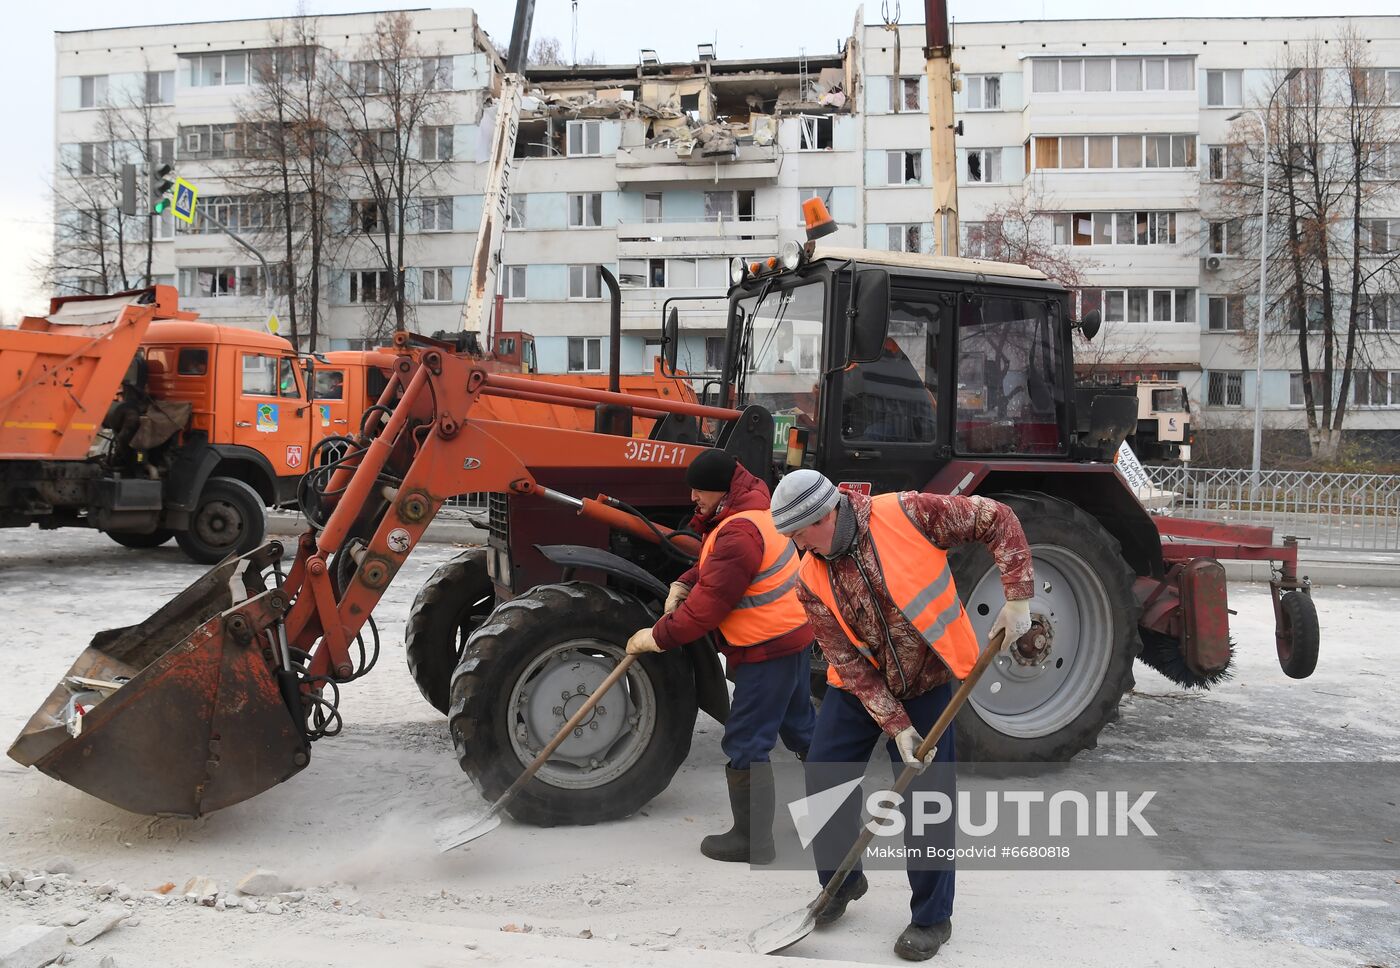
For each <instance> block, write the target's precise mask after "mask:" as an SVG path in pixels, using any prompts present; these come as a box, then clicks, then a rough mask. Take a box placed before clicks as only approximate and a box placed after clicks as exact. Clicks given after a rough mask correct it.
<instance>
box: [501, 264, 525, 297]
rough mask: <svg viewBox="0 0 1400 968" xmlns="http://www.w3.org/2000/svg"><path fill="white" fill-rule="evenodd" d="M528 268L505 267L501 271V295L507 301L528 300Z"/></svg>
mask: <svg viewBox="0 0 1400 968" xmlns="http://www.w3.org/2000/svg"><path fill="white" fill-rule="evenodd" d="M526 268H527V267H526V266H504V267H502V269H501V295H502V296H504V297H505V298H507V299H524V298H526V295H527V294H526V289H525V275H526V274H525V270H526Z"/></svg>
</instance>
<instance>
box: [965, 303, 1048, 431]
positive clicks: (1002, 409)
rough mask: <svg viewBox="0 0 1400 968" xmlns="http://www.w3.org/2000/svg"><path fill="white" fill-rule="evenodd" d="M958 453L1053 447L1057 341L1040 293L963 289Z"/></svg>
mask: <svg viewBox="0 0 1400 968" xmlns="http://www.w3.org/2000/svg"><path fill="white" fill-rule="evenodd" d="M957 376H958V411H957V428H956V435H955V439H956V447H957V451H958V453H961V454H1058V453H1060V452H1061V451H1062V450H1063V442H1062V441H1061V439H1060V425H1061V422H1062V421H1061V417H1062V415H1063V413H1064V405H1065V401H1064V392H1063V389H1062V385H1061V381H1060V359H1059V344H1058V343H1057V342H1056V339H1055V332H1054V327H1053V326H1052V325H1051V319H1050V314H1049V313H1048V312H1047V309H1046V304H1045V302H1044V301H1043V300H1033V299H1017V298H1012V297H1004V296H986V297H982V298H980V299H979V298H967V297H964V299H963V300H962V304H961V306H960V308H959V312H958V374H957Z"/></svg>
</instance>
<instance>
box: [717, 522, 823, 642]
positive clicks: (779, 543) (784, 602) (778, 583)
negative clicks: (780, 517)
mask: <svg viewBox="0 0 1400 968" xmlns="http://www.w3.org/2000/svg"><path fill="white" fill-rule="evenodd" d="M737 520H744V521H750V522H752V523H753V525H754V526H755V527H757V528H758V533H759V535H760V536H761V537H762V538H763V559H762V561H761V562H760V564H759V569H758V573H757V574H756V575H754V576H753V579H752V580H751V581H750V582H749V587H748V588H746V589H744V596H743V597H742V598H740V599H739V601H738V603H737V604H736V605H735V606H734V608H733V610H732V611H731V612H730V613H729V614H728V615H726V616H725V617H724V618H723V619H722V620H721V621H720V623H719V630H720V632H722V633H723V634H724V639H725V641H726V642H728V643H729V644H730V645H758V644H759V643H760V642H767V641H768V640H769V639H776V638H778V637H779V636H782V635H786V634H787V633H789V632H791V631H793V630H794V629H799V628H801V627H802V626H803V625H805V624H807V613H806V612H804V611H803V610H802V604H801V603H800V602H799V601H798V600H797V568H798V561H797V546H796V545H794V544H793V543H792V539H791V538H787V537H784V536H783V535H781V534H779V533H778V529H777V528H775V527H773V515H772V514H770V513H769V512H767V511H739V512H737V513H735V514H731V515H730V516H729V517H727V518H725V519H724V520H723V521H721V522H720V524H719V527H717V528H715V529H714V530H713V531H711V532H710V533H709V535H708V536H707V537H706V538H705V543H704V544H702V545H701V546H700V569H701V571H703V570H704V568H705V560H706V559H707V558H709V557H710V552H711V551H712V550H713V549H714V546H715V539H716V538H718V537H719V533H720V532H721V531H723V530H724V529H725V526H726V525H728V524H729V522H731V521H737Z"/></svg>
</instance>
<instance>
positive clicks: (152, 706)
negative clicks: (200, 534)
mask: <svg viewBox="0 0 1400 968" xmlns="http://www.w3.org/2000/svg"><path fill="white" fill-rule="evenodd" d="M422 342H423V341H422V340H421V338H419V337H412V336H410V335H409V334H407V333H398V334H396V335H395V345H396V351H397V359H396V360H395V362H394V370H393V375H392V378H391V379H390V381H389V383H388V385H387V386H386V388H385V390H384V392H383V394H382V395H381V396H380V398H379V401H378V403H377V404H376V405H375V407H373V408H372V409H371V410H370V411H369V412H368V415H367V419H366V421H365V426H364V428H363V431H364V432H363V434H362V435H361V436H359V437H357V438H355V439H354V441H353V443H352V446H351V449H350V451H349V452H348V453H347V454H346V455H345V456H344V457H342V458H340V459H338V460H337V461H335V463H334V464H332V465H328V466H326V467H324V468H321V469H318V470H315V471H312V473H311V475H308V476H309V477H315V476H316V475H318V474H319V477H315V480H316V481H317V483H316V484H315V485H314V486H315V487H316V488H317V489H318V491H319V496H320V501H319V506H320V509H321V513H323V514H325V513H327V512H328V516H326V517H324V518H323V519H320V523H321V524H322V525H323V526H322V527H321V528H320V530H319V533H317V532H316V531H314V530H309V531H307V532H306V533H304V534H303V535H302V536H301V538H300V539H299V542H298V548H297V554H296V557H295V559H294V561H293V563H292V565H291V567H290V569H289V570H288V571H287V573H286V575H285V576H283V575H282V574H281V572H280V568H279V563H278V560H279V558H280V550H276V549H275V548H274V546H272V545H269V546H265V547H263V548H261V549H258V550H257V551H254V552H250V553H249V554H247V555H244V556H243V557H242V558H238V559H230V560H228V561H225V562H224V563H222V564H221V565H219V566H218V567H217V568H216V569H215V570H214V571H211V572H210V573H209V574H208V575H206V576H205V577H204V578H202V579H200V581H199V582H196V583H195V586H192V587H191V588H190V589H188V590H187V591H186V592H185V593H184V594H183V595H181V596H180V597H179V599H177V602H178V604H179V607H178V608H173V607H172V606H173V605H174V604H175V603H172V606H167V607H166V609H165V610H163V611H162V612H160V613H158V614H157V615H156V616H155V617H153V618H152V619H150V620H148V621H147V622H146V623H143V624H142V625H140V626H133V627H132V629H128V630H123V632H122V633H121V634H118V635H113V634H112V633H108V632H104V633H99V635H98V636H97V637H96V638H94V640H93V642H92V644H91V645H90V646H89V647H88V648H87V649H86V650H85V651H84V652H83V654H82V655H81V656H79V658H78V661H77V662H76V663H75V664H74V666H73V668H72V669H71V670H70V673H69V675H70V676H71V675H78V676H83V677H86V678H100V679H103V680H105V681H108V682H110V683H119V684H120V687H119V688H117V689H116V690H115V691H114V692H112V693H111V694H110V695H109V696H107V697H105V698H103V699H102V700H101V701H100V702H99V703H97V704H96V705H94V706H93V707H92V708H91V709H90V710H89V711H88V713H87V714H86V715H85V716H83V715H79V717H78V719H77V721H76V727H77V729H76V732H75V728H74V727H75V720H74V718H73V716H72V715H69V714H68V713H65V709H67V710H70V711H71V708H72V707H71V705H70V706H65V702H66V701H67V700H68V699H69V698H70V695H71V693H70V687H69V686H68V685H66V684H65V682H61V683H60V684H59V686H58V687H57V688H56V689H55V690H54V691H53V692H52V693H51V695H50V697H49V699H48V701H47V702H46V703H45V704H44V705H43V706H42V707H41V708H40V710H39V711H38V712H36V713H35V714H34V716H33V717H31V718H30V720H29V723H28V724H27V725H26V727H25V729H24V731H23V732H22V733H21V734H20V736H19V738H18V739H16V741H15V743H14V744H13V745H12V746H11V748H10V755H11V756H12V757H14V758H15V759H16V760H18V761H19V762H21V763H23V764H25V765H34V766H37V767H38V768H39V769H40V770H42V771H44V772H45V773H48V774H49V775H51V776H54V777H56V778H58V779H61V780H64V781H65V782H68V783H70V784H72V785H74V786H77V787H78V788H80V789H83V790H85V791H86V792H88V793H91V794H93V795H94V796H97V797H100V798H102V799H104V800H107V801H108V802H110V803H114V804H116V805H118V806H121V807H124V808H126V809H129V810H133V811H136V812H141V813H157V814H175V815H183V816H199V815H202V814H204V813H207V812H209V811H211V810H215V809H219V808H221V807H224V806H228V805H230V804H233V803H237V802H239V801H241V800H245V799H247V798H248V797H251V796H254V795H256V794H257V793H260V792H262V791H263V790H265V789H267V788H269V787H271V786H273V785H275V784H277V783H279V782H281V781H283V780H285V779H288V778H289V777H290V776H292V775H294V774H295V773H296V772H298V771H299V770H301V769H303V768H304V767H305V766H306V765H307V764H308V763H309V761H310V754H309V750H310V747H309V743H310V741H312V740H315V739H319V738H322V737H324V736H330V735H334V733H335V732H336V731H338V724H339V713H338V710H337V708H336V707H337V705H338V702H339V697H340V687H341V686H343V685H345V684H346V683H348V682H350V681H352V680H354V679H356V678H358V677H359V676H360V675H363V674H364V673H365V672H366V671H368V669H367V665H368V664H369V663H368V659H367V658H361V659H360V661H359V662H358V663H357V662H356V658H355V656H356V655H364V654H363V653H358V650H357V646H356V642H357V639H358V638H359V637H360V636H361V635H362V632H363V631H364V629H365V626H366V625H368V626H369V631H370V634H371V635H372V636H374V635H377V632H375V630H374V628H373V622H372V620H371V617H370V616H371V613H372V612H373V610H374V608H375V606H376V605H377V604H378V602H379V600H380V598H381V597H382V596H383V594H384V592H385V590H386V589H387V588H388V587H389V584H390V583H391V582H392V581H393V579H394V576H395V575H396V574H397V573H398V571H399V569H400V568H401V567H402V566H403V564H404V562H405V561H406V560H407V558H408V556H409V555H410V554H411V553H412V551H413V548H414V547H415V546H416V545H417V544H418V542H419V541H420V540H421V539H422V536H423V532H424V531H425V530H426V529H427V527H428V524H429V523H430V522H431V521H432V519H433V517H434V516H435V515H436V514H437V512H438V509H439V508H441V507H442V505H443V502H445V501H446V500H447V499H448V498H450V497H452V496H454V495H457V494H462V493H466V492H481V491H489V492H509V493H514V494H521V495H533V496H536V497H540V498H543V499H546V500H551V501H556V502H561V503H564V504H567V505H569V506H570V507H572V508H573V509H574V510H575V511H576V512H577V513H579V514H581V515H585V516H588V517H591V518H594V519H596V520H599V521H602V522H605V523H606V524H608V525H609V527H612V528H616V529H620V530H623V531H626V532H628V533H629V534H631V535H633V536H635V537H638V538H641V539H644V540H648V541H658V540H667V541H672V542H673V543H674V544H675V545H676V546H677V547H679V548H681V549H682V550H685V551H688V552H690V553H694V552H696V551H697V550H698V547H697V545H696V542H695V540H694V538H693V537H690V536H688V535H679V534H676V533H674V532H671V531H669V529H665V528H660V527H658V526H655V525H652V524H650V523H648V522H646V521H645V520H644V519H642V518H640V517H637V516H635V515H633V514H630V513H627V512H626V511H624V510H623V509H621V508H620V507H619V506H617V505H616V504H614V503H610V499H608V498H606V497H604V496H603V495H598V496H597V497H574V496H572V495H569V494H566V493H562V492H561V491H559V490H555V489H554V488H552V487H550V486H548V484H547V483H541V478H544V480H545V481H546V482H548V481H551V480H555V481H557V480H560V479H563V480H578V481H600V480H601V481H606V480H619V479H622V477H625V478H626V479H627V480H629V481H631V482H633V483H634V484H635V485H637V486H639V487H645V488H650V489H653V490H659V491H663V492H664V491H665V490H666V489H668V488H669V489H672V490H674V491H677V492H678V493H684V491H683V488H684V483H683V475H684V469H685V467H686V466H687V465H688V464H689V463H690V461H691V459H692V458H693V457H694V456H696V455H697V454H698V453H699V452H700V451H701V450H702V449H703V446H701V445H694V444H683V443H673V442H667V441H657V440H645V439H640V438H634V437H624V436H611V435H607V434H597V433H585V432H582V431H578V430H571V429H564V428H559V427H550V426H533V425H523V424H511V423H503V422H500V421H495V420H484V419H480V418H476V417H473V416H472V411H473V407H474V406H475V404H476V403H477V402H478V401H479V400H480V399H481V397H482V396H483V395H492V394H499V395H505V396H509V395H512V394H525V393H528V394H530V395H531V397H532V398H540V399H545V400H546V401H547V402H549V403H551V404H553V405H557V406H572V407H584V408H592V407H595V406H597V405H599V404H615V405H621V406H630V407H634V408H636V410H637V411H638V412H643V411H650V412H654V413H657V414H670V413H679V414H688V415H690V416H693V417H697V418H708V419H712V420H718V421H721V422H731V421H736V420H739V419H740V418H741V417H745V414H742V413H741V412H739V411H735V410H728V409H723V408H718V407H706V406H701V405H699V404H695V403H690V402H686V401H673V400H667V399H657V398H652V397H634V396H629V395H627V394H621V393H611V392H609V391H605V390H593V389H588V388H584V387H577V386H567V385H554V384H550V383H547V382H545V381H541V380H523V379H518V378H513V377H509V376H505V375H501V374H493V373H489V372H488V371H487V370H485V369H484V368H483V367H482V366H481V365H479V363H478V362H476V361H474V360H472V359H471V358H470V357H467V356H465V355H456V354H453V353H451V352H448V351H446V350H444V349H442V348H439V347H437V346H428V347H424V346H422V345H421V344H422ZM352 531H353V532H354V533H355V534H356V535H357V537H353V538H352V537H351V535H352ZM358 536H363V537H358ZM341 554H348V555H350V561H352V562H353V571H350V570H349V569H347V568H345V564H344V559H342V558H341V557H339V556H340V555H341ZM216 572H217V574H216ZM336 574H338V575H340V576H341V578H342V580H341V581H335V580H333V575H336ZM347 576H348V577H347ZM118 646H119V648H118ZM95 672H96V673H100V675H96V676H95V675H94V673H95ZM157 737H158V738H159V739H158V740H157Z"/></svg>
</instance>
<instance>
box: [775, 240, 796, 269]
mask: <svg viewBox="0 0 1400 968" xmlns="http://www.w3.org/2000/svg"><path fill="white" fill-rule="evenodd" d="M778 261H779V262H781V263H782V265H783V268H784V269H789V270H791V269H796V268H797V267H798V266H800V265H802V246H801V245H799V244H798V243H797V242H793V241H788V242H784V243H783V247H782V248H781V249H779V250H778Z"/></svg>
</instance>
